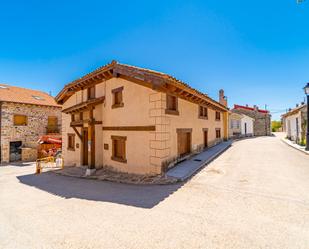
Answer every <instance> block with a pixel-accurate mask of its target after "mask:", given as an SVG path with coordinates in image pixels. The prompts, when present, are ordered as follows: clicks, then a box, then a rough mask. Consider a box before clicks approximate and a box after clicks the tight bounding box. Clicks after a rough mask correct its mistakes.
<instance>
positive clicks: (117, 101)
mask: <svg viewBox="0 0 309 249" xmlns="http://www.w3.org/2000/svg"><path fill="white" fill-rule="evenodd" d="M122 91H123V86H122V87H118V88H116V89H113V90H112V94H113V105H112V108H118V107H123V98H122Z"/></svg>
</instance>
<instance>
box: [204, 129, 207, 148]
mask: <svg viewBox="0 0 309 249" xmlns="http://www.w3.org/2000/svg"><path fill="white" fill-rule="evenodd" d="M207 147H208V131H204V148H207Z"/></svg>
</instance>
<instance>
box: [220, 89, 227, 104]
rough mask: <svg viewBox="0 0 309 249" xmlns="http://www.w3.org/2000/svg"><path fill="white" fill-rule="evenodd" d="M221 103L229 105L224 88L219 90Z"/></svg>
mask: <svg viewBox="0 0 309 249" xmlns="http://www.w3.org/2000/svg"><path fill="white" fill-rule="evenodd" d="M219 103H220V104H221V105H224V106H226V107H227V98H226V96H224V90H223V89H221V90H220V91H219Z"/></svg>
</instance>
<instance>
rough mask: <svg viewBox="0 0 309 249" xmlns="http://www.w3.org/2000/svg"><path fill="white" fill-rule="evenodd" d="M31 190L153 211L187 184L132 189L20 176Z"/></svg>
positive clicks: (46, 176)
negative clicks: (32, 188) (33, 188)
mask: <svg viewBox="0 0 309 249" xmlns="http://www.w3.org/2000/svg"><path fill="white" fill-rule="evenodd" d="M17 178H18V180H19V181H20V182H21V183H23V184H26V185H28V186H32V187H36V188H38V189H40V190H43V191H46V192H48V193H51V194H54V195H57V196H60V197H63V198H79V199H85V200H92V201H103V202H113V203H118V204H123V205H129V206H134V207H140V208H153V207H154V206H156V205H158V204H159V203H160V202H161V201H163V200H164V199H165V198H167V197H168V196H169V195H171V194H173V193H174V192H175V191H177V190H178V189H179V188H180V187H182V185H183V184H181V183H179V184H172V185H147V186H145V185H129V184H121V183H113V182H105V181H96V180H87V179H77V178H73V177H66V176H60V175H55V174H54V173H51V172H45V173H42V174H40V175H35V174H29V175H23V176H17Z"/></svg>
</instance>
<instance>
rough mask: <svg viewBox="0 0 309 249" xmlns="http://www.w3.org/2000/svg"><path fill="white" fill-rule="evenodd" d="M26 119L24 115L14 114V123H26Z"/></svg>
mask: <svg viewBox="0 0 309 249" xmlns="http://www.w3.org/2000/svg"><path fill="white" fill-rule="evenodd" d="M27 123H28V119H27V116H25V115H14V125H27Z"/></svg>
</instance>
